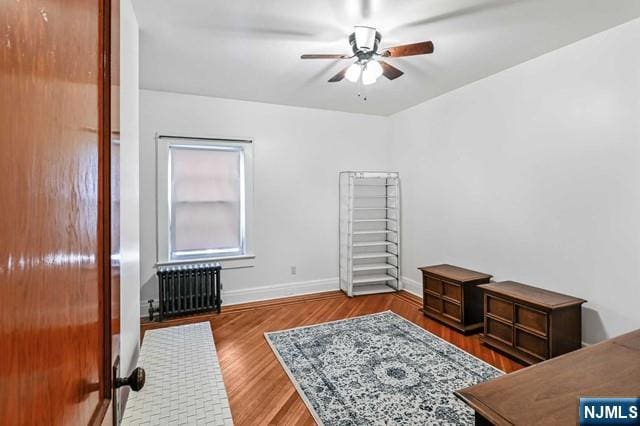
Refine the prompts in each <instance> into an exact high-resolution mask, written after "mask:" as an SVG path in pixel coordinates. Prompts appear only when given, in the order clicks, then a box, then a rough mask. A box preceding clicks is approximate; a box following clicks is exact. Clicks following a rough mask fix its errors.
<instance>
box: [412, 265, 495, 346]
mask: <svg viewBox="0 0 640 426" xmlns="http://www.w3.org/2000/svg"><path fill="white" fill-rule="evenodd" d="M418 269H420V270H421V271H422V291H423V304H424V307H423V312H424V314H425V315H426V316H428V317H430V318H433V319H436V320H438V321H440V322H442V323H444V324H446V325H448V326H449V327H452V328H454V329H456V330H458V331H460V332H462V333H465V334H467V333H473V332H476V331H480V330H481V329H482V326H483V323H482V290H480V289H479V288H478V284H482V283H488V282H489V280H491V275H488V274H483V273H481V272H476V271H470V270H469V269H464V268H459V267H457V266H452V265H435V266H426V267H423V268H418Z"/></svg>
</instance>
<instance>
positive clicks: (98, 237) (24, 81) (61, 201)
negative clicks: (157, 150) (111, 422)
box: [0, 0, 119, 425]
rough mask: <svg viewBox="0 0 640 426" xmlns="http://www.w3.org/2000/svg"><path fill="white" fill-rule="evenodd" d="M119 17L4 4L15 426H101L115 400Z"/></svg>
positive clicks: (80, 3)
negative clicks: (113, 42)
mask: <svg viewBox="0 0 640 426" xmlns="http://www.w3.org/2000/svg"><path fill="white" fill-rule="evenodd" d="M114 2H116V1H114ZM109 10H110V3H109V1H108V0H64V1H60V0H20V1H8V0H6V1H5V0H3V1H0V28H1V29H2V30H1V31H0V183H1V184H0V203H1V204H0V419H2V420H1V422H2V423H3V424H8V425H14V424H16V425H18V424H20V425H22V424H38V425H43V424H72V425H82V424H89V423H99V422H100V421H101V420H102V418H103V416H104V414H105V413H106V412H107V407H108V405H109V401H110V400H109V398H110V395H111V392H110V379H109V377H110V374H111V373H110V370H111V368H110V365H109V363H110V360H111V346H112V344H111V342H112V337H111V335H112V330H115V333H116V334H117V330H118V329H119V320H118V316H117V315H114V317H113V318H112V310H111V300H112V297H110V296H111V294H112V293H111V278H110V277H111V276H112V275H113V274H112V269H111V267H110V264H111V261H110V259H111V257H112V256H111V250H112V249H111V240H112V239H111V238H110V237H111V235H110V234H111V225H110V221H109V218H110V205H111V204H110V197H109V190H110V188H109V186H110V185H109V183H110V180H111V171H110V167H109V164H110V138H109V133H110V111H111V110H110V103H109V98H110V90H106V89H108V88H109V86H110V66H109V58H110V56H109V50H108V47H109V40H110V39H109V33H110V32H109V28H110V13H108V12H109ZM115 258H117V256H115ZM116 267H117V265H116ZM116 269H117V268H116ZM112 319H113V320H112Z"/></svg>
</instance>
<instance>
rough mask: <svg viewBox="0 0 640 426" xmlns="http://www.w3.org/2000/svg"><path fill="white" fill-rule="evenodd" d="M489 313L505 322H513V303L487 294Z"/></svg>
mask: <svg viewBox="0 0 640 426" xmlns="http://www.w3.org/2000/svg"><path fill="white" fill-rule="evenodd" d="M485 297H486V302H487V313H488V314H491V315H495V316H496V317H500V318H502V319H504V320H505V321H508V322H511V321H513V302H510V301H508V300H504V299H500V298H498V297H495V296H491V295H490V294H487V295H486V296H485Z"/></svg>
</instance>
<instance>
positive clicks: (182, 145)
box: [158, 138, 252, 262]
mask: <svg viewBox="0 0 640 426" xmlns="http://www.w3.org/2000/svg"><path fill="white" fill-rule="evenodd" d="M158 147H159V151H158V209H159V212H158V213H159V214H158V227H159V229H158V239H159V241H158V246H159V261H160V262H163V261H168V262H171V261H181V260H194V259H220V258H225V257H233V256H243V255H246V254H247V253H248V251H247V247H248V244H247V243H248V228H249V227H248V226H247V216H248V215H247V210H248V206H249V205H250V202H248V201H250V196H251V193H250V192H251V184H250V183H251V179H250V177H251V175H252V173H251V170H247V169H248V168H251V167H252V151H251V150H250V149H248V148H251V144H250V143H246V142H245V143H236V142H231V141H221V140H211V139H186V138H161V139H160V140H159V145H158ZM248 177H249V179H248ZM248 198H249V200H248Z"/></svg>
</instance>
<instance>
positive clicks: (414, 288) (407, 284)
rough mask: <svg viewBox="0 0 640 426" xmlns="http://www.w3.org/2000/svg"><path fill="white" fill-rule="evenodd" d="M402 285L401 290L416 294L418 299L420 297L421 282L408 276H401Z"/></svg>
mask: <svg viewBox="0 0 640 426" xmlns="http://www.w3.org/2000/svg"><path fill="white" fill-rule="evenodd" d="M402 286H403V290H405V291H407V292H409V293H411V294H413V295H414V296H418V297H419V298H420V299H422V283H419V282H418V281H415V280H412V279H411V278H409V277H402Z"/></svg>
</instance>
